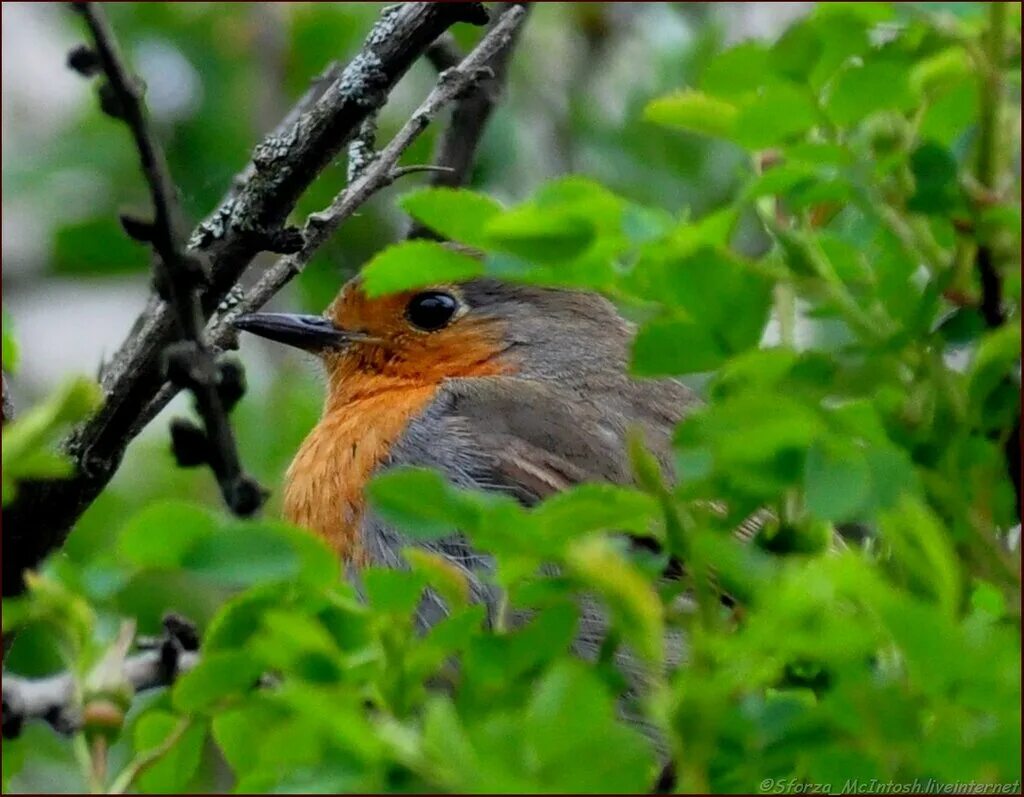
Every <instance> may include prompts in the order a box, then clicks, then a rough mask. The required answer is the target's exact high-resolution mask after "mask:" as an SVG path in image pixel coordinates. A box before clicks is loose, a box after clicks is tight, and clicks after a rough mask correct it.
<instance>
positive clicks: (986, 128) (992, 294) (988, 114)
mask: <svg viewBox="0 0 1024 797" xmlns="http://www.w3.org/2000/svg"><path fill="white" fill-rule="evenodd" d="M1005 38H1006V8H1005V7H1004V6H1003V4H1002V3H999V2H993V3H989V21H988V30H987V31H986V36H985V44H986V48H985V56H986V57H985V59H984V60H985V62H984V63H983V64H979V68H980V70H981V80H982V86H981V107H980V110H979V120H978V164H977V176H978V183H979V184H980V185H981V187H982V188H983V189H985V190H986V191H987V192H988V193H989V194H990V195H994V194H996V191H997V189H998V178H999V167H1000V163H1001V160H1002V158H1001V155H1002V151H1001V146H1000V144H1001V142H1000V140H999V134H1000V132H1001V131H1000V125H1001V121H1002V113H1001V111H1002V106H1003V81H1002V69H1003V60H1004V57H1005V56H1004V48H1005V46H1006V45H1005ZM977 266H978V277H979V279H980V281H981V315H982V317H983V318H984V319H985V323H986V324H987V325H988V326H989V327H998V326H1002V324H1003V323H1004V322H1005V321H1006V314H1005V313H1004V311H1003V285H1002V280H1001V279H1000V277H999V272H998V270H997V268H996V264H995V262H994V258H993V256H992V248H991V246H990V245H989V244H988V243H982V244H981V245H979V246H978V255H977Z"/></svg>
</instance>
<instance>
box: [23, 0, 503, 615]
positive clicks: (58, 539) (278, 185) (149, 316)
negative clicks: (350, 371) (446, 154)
mask: <svg viewBox="0 0 1024 797" xmlns="http://www.w3.org/2000/svg"><path fill="white" fill-rule="evenodd" d="M459 21H465V22H471V23H473V24H483V23H484V22H486V21H487V15H486V12H485V11H484V9H483V6H482V5H481V4H479V3H404V4H402V5H398V6H390V7H388V8H386V9H384V11H382V12H381V16H380V17H379V19H378V20H377V22H376V24H375V25H374V27H373V29H372V30H371V31H370V33H369V35H368V36H367V38H366V41H365V42H364V44H363V47H362V49H361V50H360V51H359V53H358V54H357V55H356V57H355V58H354V59H353V60H352V61H351V62H350V63H349V64H348V66H347V67H346V68H345V69H344V70H343V71H342V73H341V74H340V75H338V76H337V77H336V78H335V79H334V80H333V81H332V82H331V83H330V85H329V86H327V88H326V89H325V90H324V91H323V93H322V94H321V96H319V98H317V99H316V100H315V102H313V104H312V106H311V107H309V108H308V109H307V110H305V111H304V112H302V113H300V114H298V115H297V116H296V117H295V118H294V121H293V122H292V123H291V124H290V125H288V126H286V127H285V129H284V130H281V131H275V133H273V134H271V135H269V136H267V138H266V139H265V140H264V141H263V142H262V143H261V144H260V145H258V146H257V147H256V149H255V150H254V152H253V157H252V163H251V164H250V166H249V167H247V168H246V169H245V170H243V172H242V173H241V175H240V176H239V179H238V180H237V181H236V184H235V185H233V186H232V188H231V190H230V191H229V192H228V194H227V196H226V197H225V199H224V201H223V202H222V203H221V205H220V207H218V208H217V210H216V211H214V212H213V213H212V214H211V215H210V216H209V217H208V218H207V219H206V221H204V222H203V223H201V224H200V225H199V226H198V227H197V228H196V230H195V231H194V232H193V234H192V237H191V239H190V251H189V254H192V255H195V254H198V253H200V252H201V253H203V254H204V255H206V257H207V258H209V261H210V270H209V274H210V278H209V283H208V284H207V286H206V288H205V290H204V292H203V294H202V315H203V318H204V320H205V319H206V318H208V317H209V315H210V314H211V313H212V312H213V310H214V309H215V308H216V307H217V306H218V305H219V304H220V302H221V301H222V300H223V299H224V297H225V296H226V295H227V294H228V293H229V291H231V289H232V288H233V286H234V285H235V283H236V282H237V280H238V278H239V277H240V276H241V275H242V273H243V272H244V271H245V269H246V268H247V267H248V265H249V263H250V262H251V261H252V259H253V257H255V256H256V254H258V253H259V252H261V251H265V250H273V249H275V247H276V248H278V249H280V248H281V244H282V243H283V244H286V245H287V246H285V249H286V250H287V251H292V250H293V249H294V245H295V244H296V243H297V238H296V236H295V234H294V233H295V231H294V230H292V231H291V234H289V233H288V232H284V233H282V229H283V225H284V223H285V220H286V219H287V217H288V214H289V213H291V211H292V210H293V208H294V207H295V203H296V201H297V200H298V198H299V197H300V196H301V195H302V193H303V192H304V191H305V190H306V188H307V187H308V186H309V185H310V184H311V183H312V182H313V180H314V179H315V178H316V177H317V175H318V174H319V173H320V172H321V171H322V170H323V169H324V168H325V167H326V166H327V165H328V164H329V163H331V162H332V161H333V159H334V158H335V157H336V156H337V154H338V153H339V152H340V151H341V149H342V148H343V147H344V146H345V144H346V143H348V141H349V140H350V139H351V138H352V136H353V135H354V134H355V132H356V131H357V130H358V128H359V126H360V125H361V124H362V122H363V120H364V119H365V118H366V117H367V115H369V114H371V113H373V112H374V111H376V110H377V109H379V108H380V107H381V106H382V105H383V104H384V102H385V100H386V99H387V96H388V93H389V92H390V91H391V89H392V87H393V86H394V85H395V83H397V81H398V80H399V78H401V77H402V75H404V74H405V72H406V71H408V69H409V67H410V66H411V65H412V63H413V62H414V61H415V60H416V59H417V58H419V57H420V56H421V55H422V54H423V53H424V51H425V50H426V48H427V47H428V46H429V45H430V43H431V42H433V41H434V39H436V38H437V37H438V36H439V35H440V34H441V33H443V32H444V31H445V30H447V29H448V28H449V27H450V26H451V25H453V24H454V23H456V22H459ZM173 333H174V319H173V312H172V311H171V310H170V309H169V308H168V307H167V305H166V303H164V302H162V301H161V300H160V298H159V296H156V295H154V296H151V297H150V299H149V301H148V303H147V305H146V308H145V309H144V310H143V312H142V314H141V315H140V316H139V317H138V319H137V320H136V321H135V324H134V325H133V327H132V330H131V331H130V333H129V335H128V337H127V338H126V339H125V341H124V343H123V344H122V345H121V347H120V348H119V350H118V351H117V353H116V354H115V356H114V357H113V359H112V360H111V362H110V364H109V366H108V367H107V368H106V369H105V370H104V372H103V374H102V379H101V385H102V387H103V390H104V394H105V402H104V405H103V407H102V408H101V409H100V410H99V411H98V412H97V413H96V414H95V415H94V416H93V417H91V418H90V419H89V420H88V421H86V422H85V423H84V424H82V425H81V426H79V427H78V428H77V429H76V430H74V431H73V432H72V433H71V435H70V436H69V437H68V438H67V439H66V440H65V441H64V443H63V448H64V450H65V451H66V452H67V453H68V454H69V455H70V456H71V458H72V460H73V461H74V464H75V472H74V474H73V475H72V476H71V477H70V478H68V479H63V480H59V481H35V482H32V481H27V482H23V483H21V484H20V485H19V490H18V497H17V498H16V499H15V501H14V502H12V503H10V504H8V505H7V506H6V507H4V509H3V525H4V554H5V556H4V558H3V559H4V561H3V594H4V595H11V594H18V593H20V592H21V591H22V590H23V588H24V583H23V580H22V573H23V571H24V570H25V569H26V568H31V567H34V566H35V565H36V564H38V562H39V561H40V560H41V559H42V558H43V557H44V556H45V555H46V554H47V553H49V552H50V551H51V550H53V549H54V548H57V547H59V546H60V545H61V544H62V543H63V541H64V538H65V537H66V536H67V532H68V531H69V529H70V528H71V526H72V525H73V524H74V523H75V521H76V520H77V519H78V518H79V517H80V516H81V514H82V513H83V512H84V511H85V509H86V508H87V507H88V506H89V505H90V504H91V503H92V501H93V500H94V499H95V498H96V496H97V495H98V494H99V492H100V491H101V490H102V489H103V488H104V487H105V486H106V484H107V483H108V482H109V481H110V478H111V477H112V476H113V474H114V473H115V472H116V470H117V468H118V466H119V464H120V462H121V458H122V456H123V454H124V450H125V448H126V446H127V445H128V443H129V442H130V441H131V439H132V438H133V436H134V435H135V434H137V432H138V431H139V429H141V425H140V423H139V419H140V418H141V417H143V415H144V413H145V412H146V409H147V407H148V406H149V405H150V403H151V402H152V400H153V397H154V396H156V395H157V393H159V392H160V390H161V388H162V386H163V385H164V382H165V380H164V378H163V375H162V371H161V362H160V360H161V352H162V351H163V349H164V347H165V346H166V345H167V344H168V343H169V342H171V341H172V339H173Z"/></svg>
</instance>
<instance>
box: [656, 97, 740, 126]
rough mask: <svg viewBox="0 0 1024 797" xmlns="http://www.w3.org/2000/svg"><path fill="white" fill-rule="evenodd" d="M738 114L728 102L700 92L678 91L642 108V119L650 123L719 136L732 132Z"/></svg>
mask: <svg viewBox="0 0 1024 797" xmlns="http://www.w3.org/2000/svg"><path fill="white" fill-rule="evenodd" d="M738 116H739V110H738V109H737V108H736V106H735V105H733V104H732V103H731V102H728V101H726V100H722V99H719V98H717V97H712V96H710V95H708V94H704V93H702V92H699V91H677V92H675V93H674V94H669V95H667V96H665V97H659V98H658V99H656V100H652V101H651V102H649V103H648V104H647V107H645V108H644V119H646V120H647V121H649V122H654V123H655V124H659V125H663V126H665V127H672V128H677V129H680V130H687V131H689V132H691V133H701V134H703V135H708V136H716V137H718V138H731V137H732V136H733V135H734V133H735V132H736V129H737V117H738Z"/></svg>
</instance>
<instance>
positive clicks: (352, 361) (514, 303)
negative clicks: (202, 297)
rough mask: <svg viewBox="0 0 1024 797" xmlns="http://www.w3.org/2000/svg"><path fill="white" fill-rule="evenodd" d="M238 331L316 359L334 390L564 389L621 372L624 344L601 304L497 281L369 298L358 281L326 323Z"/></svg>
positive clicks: (303, 318) (276, 323) (284, 318)
mask: <svg viewBox="0 0 1024 797" xmlns="http://www.w3.org/2000/svg"><path fill="white" fill-rule="evenodd" d="M235 326H236V327H238V328H239V329H242V330H245V331H247V332H252V333H253V334H256V335H260V336H262V337H265V338H269V339H270V340H274V341H277V342H279V343H284V344H287V345H290V346H295V347H297V348H300V349H304V350H306V351H309V352H312V353H314V354H316V355H317V356H319V357H320V359H321V360H322V361H323V362H324V365H325V366H326V368H327V372H328V376H329V378H330V379H329V381H330V384H331V387H332V389H334V388H335V387H341V385H342V384H343V383H344V381H346V380H351V379H352V378H353V377H354V376H358V375H370V376H379V377H385V378H392V379H397V380H402V381H406V382H413V383H420V384H423V383H432V382H440V381H441V380H442V379H446V378H452V377H467V376H486V375H497V374H508V373H520V374H522V375H523V376H527V377H531V376H533V377H537V378H552V379H559V380H563V381H564V380H569V379H571V378H572V375H573V374H582V373H585V372H587V371H591V370H593V369H608V368H610V367H621V364H622V360H623V358H624V356H625V343H626V340H627V338H628V330H627V327H626V325H625V324H624V322H623V321H622V320H621V318H619V316H618V315H617V314H616V313H615V311H614V309H613V308H612V306H611V304H610V303H608V302H607V301H606V300H604V299H603V298H601V297H599V296H596V295H594V294H589V293H580V292H575V291H563V290H553V289H544V288H536V287H531V286H524V285H513V284H508V283H504V282H499V281H497V280H492V279H476V280H471V281H468V282H464V283H461V284H446V285H437V286H432V287H428V288H421V289H417V290H410V291H404V292H401V293H394V294H389V295H385V296H375V297H371V296H368V295H367V294H366V292H365V290H364V287H363V283H362V280H361V279H360V278H359V277H356V278H354V279H352V280H351V281H350V282H348V283H347V284H346V285H345V286H344V287H343V288H342V290H341V292H340V293H339V294H338V296H337V297H336V298H335V300H334V301H333V302H332V303H331V305H330V307H328V308H327V310H326V312H325V313H324V314H323V315H322V316H316V315H294V314H290V313H252V314H249V315H243V316H241V317H239V318H238V319H236V320H235Z"/></svg>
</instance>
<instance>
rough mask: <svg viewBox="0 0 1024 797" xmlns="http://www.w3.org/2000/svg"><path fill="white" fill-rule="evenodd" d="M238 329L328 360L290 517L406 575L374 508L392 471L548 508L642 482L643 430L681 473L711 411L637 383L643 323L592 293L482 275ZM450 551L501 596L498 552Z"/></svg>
mask: <svg viewBox="0 0 1024 797" xmlns="http://www.w3.org/2000/svg"><path fill="white" fill-rule="evenodd" d="M235 325H236V326H237V327H238V328H239V329H242V330H246V331H248V332H251V333H254V334H257V335H261V336H263V337H265V338H269V339H271V340H274V341H278V342H280V343H284V344H287V345H291V346H295V347H298V348H300V349H304V350H306V351H308V352H312V353H314V354H316V355H317V356H319V358H320V359H321V360H322V362H323V364H324V366H325V368H326V372H327V398H326V402H325V404H324V410H323V416H322V417H321V419H320V422H319V423H318V424H317V425H316V427H315V428H314V429H313V431H312V432H311V433H310V434H309V436H308V437H307V438H306V440H305V442H304V443H303V444H302V447H301V448H300V450H299V452H298V454H297V456H296V457H295V460H294V461H293V462H292V464H291V467H290V468H289V469H288V473H287V477H286V486H285V492H284V512H285V515H286V517H287V519H288V520H289V521H291V522H293V523H295V524H297V525H300V526H304V527H307V528H309V529H312V530H313V531H314V532H316V533H317V534H319V535H320V536H322V537H323V538H324V539H325V540H326V541H327V542H328V543H329V544H330V545H331V546H332V547H333V548H334V550H335V551H337V552H338V554H339V555H340V556H341V557H342V559H343V560H345V561H346V562H349V563H351V564H352V565H354V566H357V567H358V566H361V565H364V564H367V563H375V564H382V565H388V566H401V562H402V559H401V556H400V553H399V551H400V549H401V548H402V547H404V546H405V545H407V544H408V541H407V540H405V539H403V537H402V536H401V535H400V534H399V533H398V532H397V531H396V530H395V529H393V528H389V527H388V525H387V524H385V523H384V522H382V521H381V520H380V519H379V518H377V517H375V516H374V515H373V514H372V512H369V511H368V510H367V507H366V504H365V500H364V497H363V488H364V487H365V485H366V483H367V481H368V480H369V479H370V478H371V477H372V476H373V475H374V474H375V473H377V472H379V471H380V470H382V469H384V468H388V467H391V466H394V465H421V466H428V467H433V468H435V469H438V470H440V471H441V472H442V473H443V474H444V475H445V476H446V477H447V478H448V479H449V480H450V481H451V482H452V483H454V484H456V485H459V486H463V487H469V488H478V489H484V490H491V491H500V492H502V493H506V494H508V495H511V496H514V497H515V498H516V499H517V500H518V501H520V502H521V503H523V504H524V505H532V504H535V503H537V502H539V501H541V500H543V499H544V498H545V497H547V496H549V495H551V494H552V493H555V492H557V491H559V490H563V489H565V488H567V487H569V486H571V485H574V484H578V483H581V482H590V481H604V482H613V483H620V484H624V483H628V482H629V481H630V468H629V463H628V461H627V459H626V453H625V452H626V435H627V432H628V430H630V429H631V428H632V427H634V426H640V427H641V428H642V429H643V430H644V432H645V434H646V438H647V443H648V445H649V447H650V449H651V450H652V451H653V452H654V453H655V455H656V456H657V457H658V458H659V459H660V461H661V462H662V465H663V467H665V468H670V436H671V432H672V429H673V427H674V426H675V424H676V423H677V422H678V421H679V420H680V418H681V417H682V416H683V415H684V414H685V413H686V412H687V410H688V409H690V408H692V407H694V406H695V405H696V404H697V403H698V399H697V397H696V395H695V394H694V393H693V392H692V391H691V390H690V389H689V388H687V387H686V386H684V385H683V384H681V383H680V382H677V381H675V380H671V379H662V380H645V381H634V380H632V379H630V378H629V376H628V375H627V361H628V351H629V343H630V339H631V336H632V332H633V329H632V326H631V325H630V324H629V323H628V322H626V321H625V320H624V319H623V318H622V316H620V315H619V313H618V312H617V311H616V309H615V307H614V306H613V305H612V304H611V303H610V302H609V301H608V300H606V299H605V298H603V297H601V296H599V295H597V294H593V293H588V292H582V291H572V290H560V289H551V288H540V287H532V286H526V285H516V284H508V283H503V282H499V281H496V280H493V279H477V280H473V281H469V282H465V283H461V284H457V285H437V286H433V287H430V288H426V289H423V290H416V291H407V292H404V293H396V294H392V295H387V296H382V297H376V298H371V297H368V296H367V295H366V293H365V291H364V290H363V287H362V283H361V280H360V278H358V277H356V278H355V279H353V280H352V281H350V282H349V283H347V284H346V285H345V286H344V288H343V289H342V291H341V293H340V294H339V295H338V296H337V298H336V299H335V300H334V302H333V303H332V304H331V305H330V307H329V308H328V310H327V311H326V313H325V314H324V315H323V316H310V315H292V314H284V313H254V314H250V315H245V316H241V317H240V318H238V319H237V320H236V322H235ZM440 549H441V550H440V552H441V553H442V554H443V555H445V556H446V558H447V559H448V560H449V561H451V562H454V563H456V564H457V565H458V566H460V567H461V568H463V570H464V571H465V572H466V574H467V576H469V577H470V583H471V585H472V587H473V590H474V592H475V593H479V595H478V596H479V597H484V598H489V597H490V596H487V595H484V594H482V593H483V590H484V587H483V586H482V585H481V584H480V581H479V578H478V576H479V573H478V572H477V570H478V569H479V568H481V567H486V562H485V559H484V558H483V557H482V556H480V555H479V554H477V553H476V552H474V551H473V550H472V549H471V548H470V547H469V546H468V544H467V543H466V542H465V540H462V539H461V538H453V539H450V540H446V541H443V542H442V543H440ZM487 602H488V603H489V604H490V603H491V601H490V600H487Z"/></svg>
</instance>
